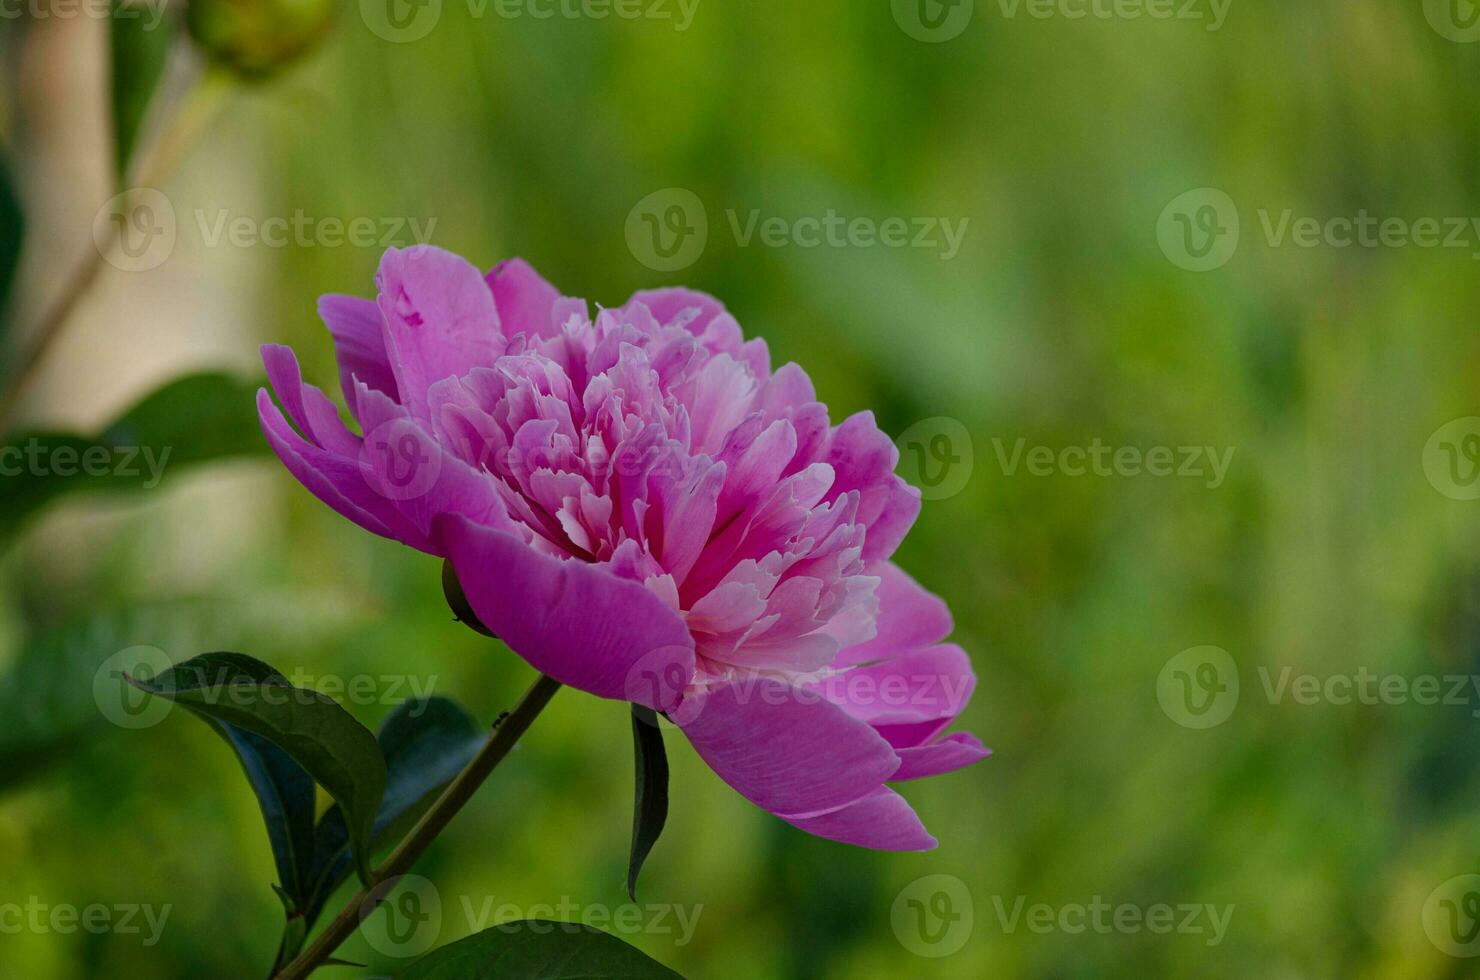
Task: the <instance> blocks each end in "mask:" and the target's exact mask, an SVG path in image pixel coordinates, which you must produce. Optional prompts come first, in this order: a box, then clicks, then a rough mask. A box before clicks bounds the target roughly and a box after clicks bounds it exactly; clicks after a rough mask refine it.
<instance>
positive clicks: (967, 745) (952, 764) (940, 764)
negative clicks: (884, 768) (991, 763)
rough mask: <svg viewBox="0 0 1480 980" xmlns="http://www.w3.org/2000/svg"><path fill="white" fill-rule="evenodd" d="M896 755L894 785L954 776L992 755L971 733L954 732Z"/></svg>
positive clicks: (891, 778)
mask: <svg viewBox="0 0 1480 980" xmlns="http://www.w3.org/2000/svg"><path fill="white" fill-rule="evenodd" d="M895 751H897V752H898V753H899V758H900V760H901V761H900V765H899V771H898V772H896V773H895V774H894V775H893V776H891V777H889V778H890V781H891V782H899V781H900V780H904V779H923V778H924V777H926V776H939V775H940V774H941V773H946V772H955V771H956V770H957V769H961V768H964V767H966V766H969V765H971V764H972V763H973V762H979V761H981V760H982V759H985V758H986V757H987V756H989V755H991V754H992V750H991V749H989V748H987V747H986V746H984V745H982V743H981V741H980V740H979V739H978V738H977V737H976V736H975V735H973V734H971V733H970V732H953V733H952V734H950V735H947V736H946V737H945V738H943V739H941V740H940V741H938V742H931V743H930V744H929V745H917V746H915V747H914V748H909V749H896V750H895Z"/></svg>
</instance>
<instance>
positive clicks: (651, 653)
mask: <svg viewBox="0 0 1480 980" xmlns="http://www.w3.org/2000/svg"><path fill="white" fill-rule="evenodd" d="M435 532H436V537H437V538H438V539H439V540H440V541H441V542H442V543H443V544H444V545H445V546H446V548H447V554H448V557H449V558H450V559H451V561H452V567H453V569H454V570H456V572H457V578H458V581H459V582H460V583H461V585H462V589H463V592H464V593H465V594H466V595H467V597H468V602H469V603H470V604H471V605H472V607H473V611H474V612H476V613H477V614H478V618H479V619H480V620H482V622H483V624H484V625H485V626H487V627H488V628H489V629H490V630H492V631H493V632H494V633H496V634H497V635H498V636H499V637H500V638H501V639H502V640H503V641H504V642H505V643H507V644H508V645H509V648H510V649H512V650H513V651H514V652H515V653H517V654H519V656H521V657H523V658H524V659H525V660H527V661H528V662H529V663H530V665H531V666H533V667H534V668H535V669H536V670H538V671H541V672H542V673H545V674H548V675H550V676H551V677H553V678H555V680H557V681H560V682H561V683H562V684H569V685H570V686H571V687H577V688H580V689H581V690H583V691H587V692H589V693H591V694H595V695H598V696H600V697H604V698H614V699H617V700H629V701H637V702H638V703H640V704H645V705H646V706H647V707H649V708H653V709H656V710H667V709H668V708H670V707H673V706H674V704H675V703H676V702H677V699H678V697H679V696H680V695H681V693H682V690H683V686H684V685H686V684H687V683H688V679H689V678H690V677H691V676H692V675H693V672H694V641H693V639H692V638H691V637H690V636H689V631H688V629H686V628H685V627H684V624H683V620H682V619H680V618H679V616H678V614H677V613H676V612H674V611H673V610H672V609H670V608H669V607H668V606H666V605H664V604H663V601H662V600H661V599H659V598H658V597H657V596H655V595H654V594H653V593H651V592H649V591H648V590H647V589H645V588H643V587H642V585H640V584H638V583H637V582H633V581H631V580H629V579H624V578H619V577H617V576H616V575H613V574H612V573H611V572H609V571H607V570H606V569H604V568H602V567H600V566H597V565H591V564H588V563H586V562H582V561H577V560H570V559H568V560H561V559H559V558H553V557H551V556H549V555H544V554H540V553H539V552H537V551H535V550H534V549H533V548H531V547H530V546H529V545H527V544H526V543H525V542H523V541H521V540H519V539H518V538H516V537H515V536H514V535H512V534H509V533H507V532H504V531H495V530H490V529H488V528H485V527H480V526H478V525H476V524H474V523H473V522H472V521H469V520H467V519H466V518H462V517H443V518H439V519H438V521H437V526H436V528H435ZM645 674H651V675H653V676H655V677H656V678H657V679H658V681H657V683H656V684H653V685H649V684H645V683H643V681H644V675H645ZM674 679H676V680H677V681H678V683H673V680H674ZM880 741H881V743H882V739H881V740H880ZM885 748H886V749H887V745H886V746H885ZM896 768H897V765H896ZM891 771H892V770H891Z"/></svg>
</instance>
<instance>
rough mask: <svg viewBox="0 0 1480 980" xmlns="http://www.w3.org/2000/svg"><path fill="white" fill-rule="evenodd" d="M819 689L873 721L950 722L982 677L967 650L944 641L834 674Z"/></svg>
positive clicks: (867, 719)
mask: <svg viewBox="0 0 1480 980" xmlns="http://www.w3.org/2000/svg"><path fill="white" fill-rule="evenodd" d="M816 689H817V690H818V691H820V692H822V693H823V694H824V695H825V696H826V697H827V698H828V700H830V701H832V702H833V703H835V704H838V705H841V706H842V707H843V708H844V709H846V710H847V712H848V713H849V714H850V715H852V716H853V717H855V718H858V719H861V720H863V721H866V722H868V723H869V724H871V725H912V724H915V723H918V722H923V721H935V720H942V721H945V722H949V720H950V719H952V718H955V717H956V716H957V715H958V714H960V713H961V709H962V708H964V707H966V702H967V701H969V700H970V699H971V693H972V691H974V690H975V689H976V675H975V674H973V673H972V671H971V660H970V658H968V657H967V656H966V651H964V650H962V649H961V648H960V647H958V646H956V645H955V644H954V643H942V644H940V645H939V646H933V647H928V648H926V649H924V650H913V651H911V652H909V653H905V654H901V655H900V656H898V657H893V658H891V659H889V660H886V661H884V662H882V663H878V664H873V665H871V666H868V667H856V668H853V669H852V670H846V671H843V672H842V673H839V674H834V675H832V676H830V677H828V678H826V679H824V680H822V681H820V682H818V684H817V685H816ZM896 744H897V743H896ZM913 744H919V743H913Z"/></svg>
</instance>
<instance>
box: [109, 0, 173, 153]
mask: <svg viewBox="0 0 1480 980" xmlns="http://www.w3.org/2000/svg"><path fill="white" fill-rule="evenodd" d="M109 14H110V16H109V18H108V26H109V31H110V36H109V44H108V48H109V54H110V55H111V62H112V64H111V69H112V71H111V74H112V99H111V104H112V110H113V139H114V164H115V166H116V168H117V171H118V177H119V180H120V181H122V180H123V179H124V178H125V176H126V175H127V173H128V165H129V162H130V160H131V159H132V158H133V155H134V149H135V147H136V146H137V144H138V141H139V134H140V133H141V131H142V130H143V127H144V119H145V116H146V115H147V114H148V112H149V103H150V102H151V101H152V100H153V98H154V93H155V91H156V90H157V89H158V88H159V83H160V81H161V80H162V79H163V78H164V69H165V63H166V61H168V59H169V52H170V41H171V40H172V39H173V36H174V31H173V29H172V23H173V22H172V21H171V20H170V18H169V17H168V16H167V12H165V11H164V10H163V8H159V7H154V6H149V7H146V6H144V5H142V4H129V3H123V2H121V0H113V3H112V4H111V5H110V10H109Z"/></svg>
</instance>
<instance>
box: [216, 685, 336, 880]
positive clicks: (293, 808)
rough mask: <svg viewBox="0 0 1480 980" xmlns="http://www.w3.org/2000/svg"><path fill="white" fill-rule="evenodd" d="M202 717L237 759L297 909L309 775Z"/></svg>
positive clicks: (307, 841) (309, 829) (306, 857)
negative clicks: (259, 809) (255, 798)
mask: <svg viewBox="0 0 1480 980" xmlns="http://www.w3.org/2000/svg"><path fill="white" fill-rule="evenodd" d="M284 683H286V681H284ZM206 721H207V722H208V723H209V724H210V725H211V727H213V728H215V729H216V731H217V732H219V733H220V735H221V737H222V738H224V739H226V742H227V744H228V745H230V746H231V749H232V751H233V752H235V753H236V757H237V760H238V761H240V762H241V765H242V770H243V771H244V772H245V773H246V774H247V781H248V782H249V783H251V784H252V792H254V793H256V794H257V803H258V805H259V806H261V808H262V821H263V823H264V824H266V825H267V838H268V840H269V841H270V842H271V844H272V859H273V861H274V863H276V865H277V871H278V881H279V882H281V883H282V888H283V889H284V891H285V892H286V893H287V895H288V896H289V897H290V898H292V899H293V902H294V904H295V906H296V907H299V908H301V907H302V906H303V900H304V897H305V895H306V894H307V891H308V884H309V881H308V876H309V872H310V863H311V862H312V860H313V818H314V785H313V777H312V776H310V775H309V774H308V772H307V771H306V770H305V769H304V768H303V767H302V766H300V765H299V764H298V763H297V762H294V761H293V757H292V756H290V755H288V753H287V752H285V751H283V750H282V749H280V748H278V747H277V746H276V745H273V744H272V742H270V741H268V740H267V739H266V738H263V737H262V736H261V735H256V734H253V733H252V732H249V731H245V730H243V729H240V728H237V727H235V726H234V725H228V724H225V723H223V722H219V721H214V720H212V719H210V718H207V719H206Z"/></svg>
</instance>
